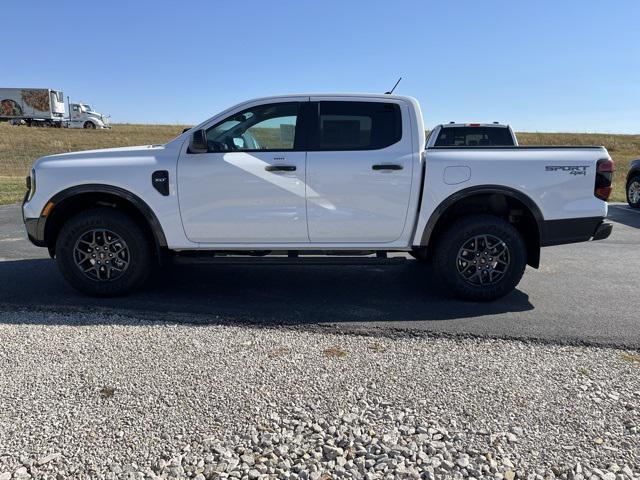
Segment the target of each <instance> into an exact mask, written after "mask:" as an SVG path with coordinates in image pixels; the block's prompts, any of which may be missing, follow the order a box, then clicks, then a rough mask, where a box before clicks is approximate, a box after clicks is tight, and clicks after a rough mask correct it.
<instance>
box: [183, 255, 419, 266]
mask: <svg viewBox="0 0 640 480" xmlns="http://www.w3.org/2000/svg"><path fill="white" fill-rule="evenodd" d="M172 260H173V263H174V264H176V265H401V264H403V263H405V262H407V261H409V260H408V259H407V258H404V257H392V258H378V257H246V256H243V257H241V256H220V257H209V256H193V257H190V256H180V255H176V256H174V257H173V258H172Z"/></svg>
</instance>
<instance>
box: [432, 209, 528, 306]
mask: <svg viewBox="0 0 640 480" xmlns="http://www.w3.org/2000/svg"><path fill="white" fill-rule="evenodd" d="M435 250H436V251H435V255H434V267H435V271H436V274H437V275H438V276H439V277H440V278H441V280H442V281H443V282H444V283H445V284H446V285H447V286H448V287H449V288H450V289H451V290H452V292H453V293H454V294H455V295H456V296H457V297H460V298H462V299H464V300H473V301H491V300H495V299H497V298H500V297H503V296H504V295H506V294H508V293H509V292H511V291H512V290H513V289H514V288H515V287H516V285H518V283H519V282H520V279H521V278H522V275H523V273H524V269H525V267H526V264H527V251H526V248H525V244H524V241H523V239H522V236H521V235H520V232H518V230H516V228H515V227H514V226H513V225H511V224H510V223H508V222H506V221H504V220H502V219H501V218H499V217H496V216H493V215H469V216H465V217H462V218H460V219H458V220H455V221H454V222H453V223H452V224H451V225H450V226H449V227H448V228H447V229H446V231H445V232H444V233H443V234H442V236H440V237H439V239H438V241H437V244H436V247H435Z"/></svg>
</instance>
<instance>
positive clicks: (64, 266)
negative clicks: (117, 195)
mask: <svg viewBox="0 0 640 480" xmlns="http://www.w3.org/2000/svg"><path fill="white" fill-rule="evenodd" d="M56 260H57V263H58V267H59V268H60V271H61V272H62V275H63V276H64V278H65V279H66V280H67V281H68V282H69V283H70V284H71V285H72V286H73V287H75V288H76V289H78V290H80V291H81V292H84V293H87V294H89V295H96V296H116V295H122V294H125V293H128V292H130V291H132V290H134V289H136V288H138V287H140V286H141V285H142V284H143V283H144V281H145V280H146V278H147V276H148V275H149V270H150V268H151V253H150V245H149V242H148V240H147V238H146V236H145V235H144V232H143V231H142V230H141V229H140V227H139V226H138V225H137V224H136V223H135V222H134V221H133V220H132V219H131V218H129V217H128V216H127V215H125V214H124V213H122V212H119V211H117V210H114V209H111V208H96V209H91V210H87V211H84V212H81V213H79V214H78V215H76V216H75V217H72V218H71V219H70V220H68V221H67V222H66V223H65V225H64V226H63V227H62V230H61V231H60V234H59V235H58V239H57V242H56Z"/></svg>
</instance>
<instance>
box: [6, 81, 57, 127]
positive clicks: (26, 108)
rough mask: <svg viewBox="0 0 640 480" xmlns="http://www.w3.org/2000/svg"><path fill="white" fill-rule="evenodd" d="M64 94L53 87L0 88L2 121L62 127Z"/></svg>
mask: <svg viewBox="0 0 640 480" xmlns="http://www.w3.org/2000/svg"><path fill="white" fill-rule="evenodd" d="M64 114H65V108H64V94H63V93H62V91H61V90H53V89H51V88H0V121H11V122H15V123H18V122H19V123H23V122H24V123H25V124H26V125H28V126H42V127H62V126H63V122H64V120H65V119H64Z"/></svg>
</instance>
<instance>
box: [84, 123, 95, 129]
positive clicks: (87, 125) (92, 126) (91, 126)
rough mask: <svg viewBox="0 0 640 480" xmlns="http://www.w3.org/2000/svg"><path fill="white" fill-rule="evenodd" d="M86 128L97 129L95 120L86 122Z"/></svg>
mask: <svg viewBox="0 0 640 480" xmlns="http://www.w3.org/2000/svg"><path fill="white" fill-rule="evenodd" d="M84 128H89V129H92V130H95V129H96V124H95V123H93V122H84Z"/></svg>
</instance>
